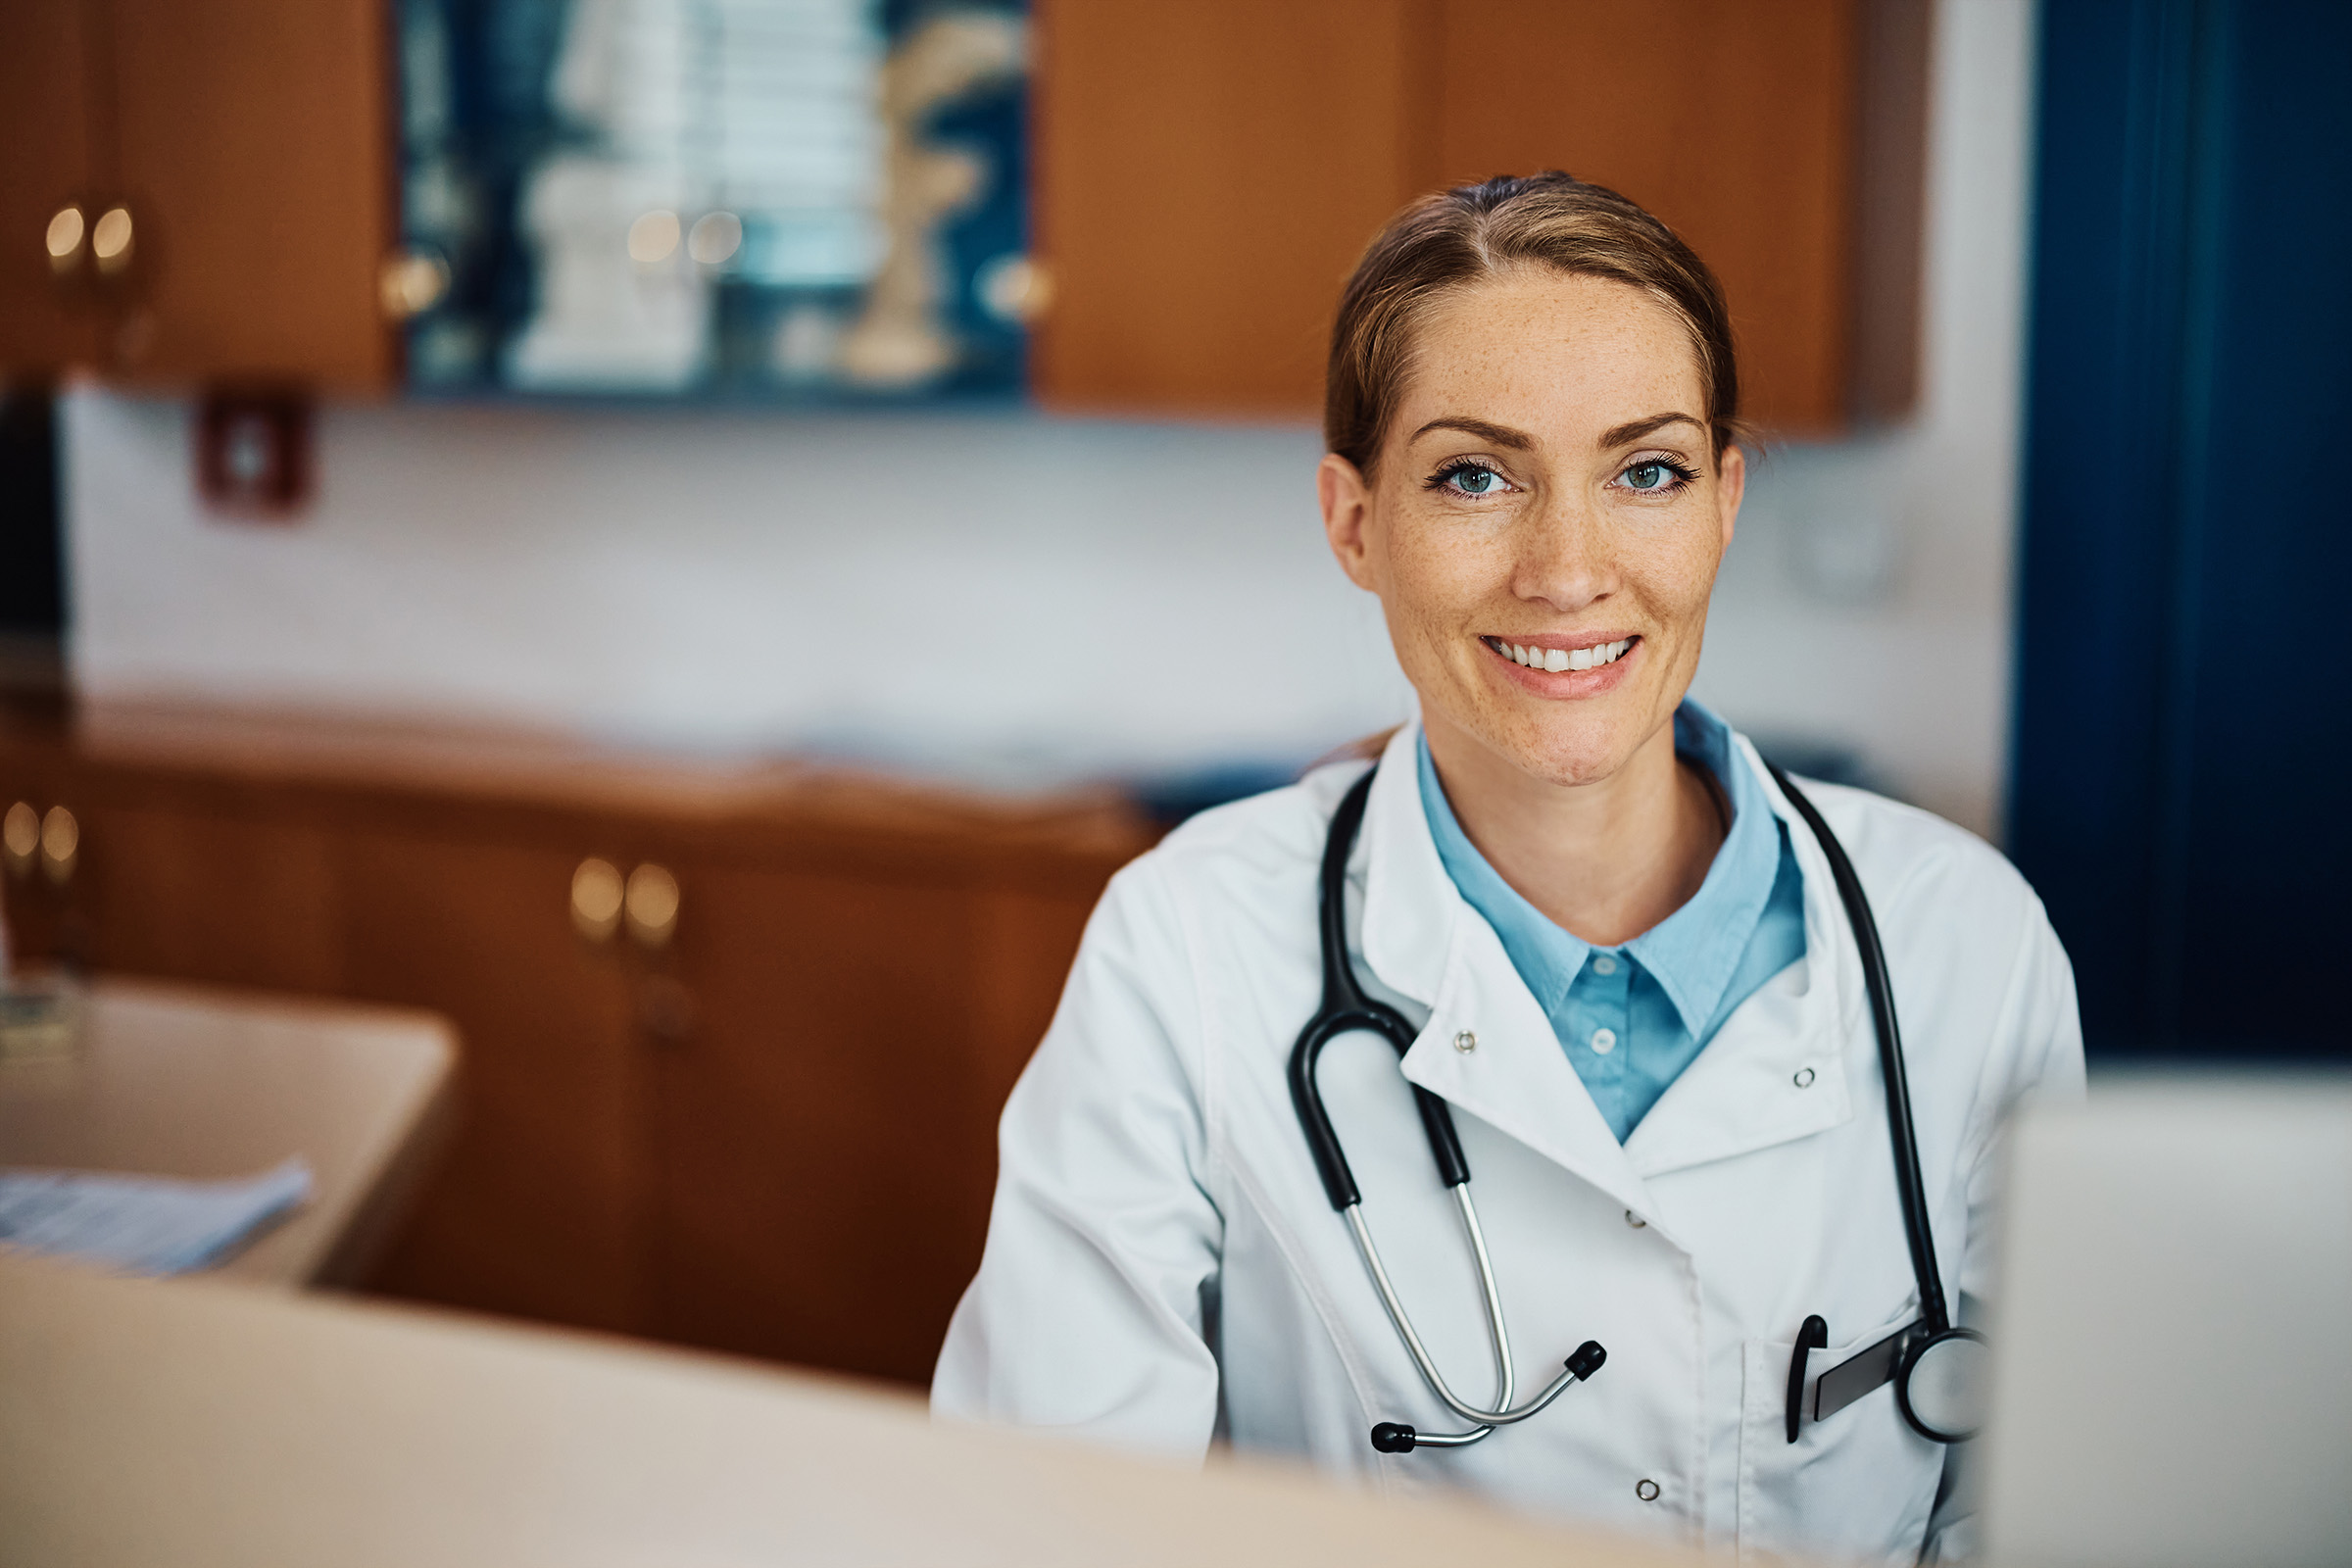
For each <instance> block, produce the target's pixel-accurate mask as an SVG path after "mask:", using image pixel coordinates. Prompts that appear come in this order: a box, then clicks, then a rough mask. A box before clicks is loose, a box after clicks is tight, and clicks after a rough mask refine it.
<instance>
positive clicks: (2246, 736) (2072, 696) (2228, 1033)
mask: <svg viewBox="0 0 2352 1568" xmlns="http://www.w3.org/2000/svg"><path fill="white" fill-rule="evenodd" d="M2040 69H2041V83H2040V94H2039V97H2040V124H2039V151H2038V169H2037V172H2036V186H2037V206H2036V218H2035V237H2034V291H2033V323H2032V347H2031V352H2030V360H2029V376H2030V383H2029V387H2028V413H2027V421H2028V428H2027V432H2026V459H2025V465H2024V480H2023V482H2024V486H2025V491H2024V495H2023V497H2022V503H2023V508H2022V510H2023V516H2024V538H2023V546H2022V556H2021V561H2020V567H2021V579H2020V593H2021V598H2020V607H2019V609H2020V615H2019V627H2020V630H2019V636H2020V647H2019V660H2018V689H2017V694H2016V696H2017V700H2016V705H2015V713H2016V725H2017V730H2016V736H2015V743H2016V744H2015V747H2014V750H2013V756H2014V759H2015V763H2014V766H2015V772H2014V776H2013V778H2012V781H2011V799H2010V840H2011V850H2012V853H2013V854H2014V856H2015V858H2016V859H2017V861H2018V863H2019V865H2020V866H2021V867H2022V868H2023V869H2024V870H2025V872H2026V874H2027V875H2028V876H2029V877H2031V878H2032V879H2033V881H2034V885H2035V887H2036V888H2037V889H2038V890H2039V891H2040V893H2041V895H2042V898H2043V900H2044V901H2045V902H2046V904H2047V905H2048V907H2049V910H2050V914H2051V918H2052V920H2053V921H2054V922H2055V923H2056V925H2057V928H2058V932H2059V935H2060V936H2061V937H2062V938H2063V939H2064V941H2065V943H2066V945H2067V949H2068V952H2069V953H2070V954H2071V955H2072V956H2073V958H2074V962H2075V968H2076V976H2077V979H2078V981H2079V983H2080V985H2081V989H2082V1014H2083V1023H2084V1027H2085V1029H2086V1031H2087V1034H2088V1037H2089V1042H2090V1046H2091V1049H2092V1051H2093V1052H2094V1053H2096V1054H2102V1055H2109V1056H2115V1055H2127V1054H2159V1055H2184V1054H2195V1055H2211V1056H2224V1055H2226V1056H2230V1057H2236V1058H2249V1057H2276V1058H2311V1057H2325V1056H2338V1057H2340V1056H2344V1055H2347V1054H2352V1022H2348V1021H2347V1020H2348V1018H2352V1014H2348V1012H2347V1008H2346V1005H2345V997H2344V990H2345V985H2346V982H2347V981H2348V980H2352V915H2348V914H2347V899H2348V895H2352V485H2348V484H2347V472H2346V463H2345V461H2344V454H2345V453H2346V452H2347V449H2352V5H2347V4H2344V3H2342V0H2044V3H2043V7H2042V36H2041V67H2040Z"/></svg>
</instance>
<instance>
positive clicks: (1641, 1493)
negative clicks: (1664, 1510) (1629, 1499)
mask: <svg viewBox="0 0 2352 1568" xmlns="http://www.w3.org/2000/svg"><path fill="white" fill-rule="evenodd" d="M1634 1495H1635V1496H1637V1497H1640V1498H1641V1499H1642V1501H1643V1502H1655V1501H1657V1500H1658V1484H1657V1483H1656V1482H1655V1481H1647V1480H1643V1481H1637V1482H1635V1483H1634Z"/></svg>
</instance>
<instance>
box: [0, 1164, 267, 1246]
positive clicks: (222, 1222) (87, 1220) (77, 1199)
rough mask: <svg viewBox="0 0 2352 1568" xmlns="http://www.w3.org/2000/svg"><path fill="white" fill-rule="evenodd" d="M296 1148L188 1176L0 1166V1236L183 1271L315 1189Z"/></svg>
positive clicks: (9, 1242) (2, 1240) (1, 1240)
mask: <svg viewBox="0 0 2352 1568" xmlns="http://www.w3.org/2000/svg"><path fill="white" fill-rule="evenodd" d="M311 1185H312V1182H311V1167H310V1165H309V1164H308V1162H306V1161H305V1160H303V1159H301V1158H300V1157H299V1156H298V1157H296V1158H293V1159H289V1160H287V1161H286V1162H285V1163H283V1164H281V1165H279V1166H277V1167H276V1168H275V1169H273V1170H268V1171H264V1172H263V1173H262V1174H260V1175H258V1176H248V1177H244V1178H242V1179H238V1180H233V1181H188V1180H183V1179H180V1178H178V1177H172V1176H123V1175H119V1174H116V1173H114V1172H109V1171H73V1170H0V1246H9V1247H22V1248H25V1249H26V1250H30V1251H36V1252H59V1253H67V1254H71V1255H72V1256H74V1257H82V1258H87V1259H89V1260H91V1261H92V1262H98V1263H107V1264H111V1265H113V1266H114V1267H116V1268H120V1269H126V1270H128V1271H130V1272H132V1273H135V1274H183V1273H186V1272H188V1271H189V1270H191V1269H199V1268H203V1267H204V1266H205V1265H207V1264H208V1263H212V1262H215V1261H217V1260H219V1259H220V1258H221V1257H223V1256H224V1255H226V1254H227V1253H228V1252H230V1251H231V1250H234V1249H235V1248H236V1246H237V1244H238V1243H239V1242H242V1241H243V1240H244V1239H245V1238H246V1237H248V1236H250V1235H252V1234H253V1233H254V1232H255V1231H256V1230H258V1229H259V1228H261V1226H263V1225H264V1224H266V1223H267V1222H269V1221H270V1220H272V1219H274V1218H276V1217H277V1216H278V1215H280V1214H282V1213H284V1212H286V1210H288V1209H290V1208H294V1207H296V1206H298V1205H299V1204H301V1203H302V1202H303V1201H306V1200H307V1199H309V1197H310V1196H311Z"/></svg>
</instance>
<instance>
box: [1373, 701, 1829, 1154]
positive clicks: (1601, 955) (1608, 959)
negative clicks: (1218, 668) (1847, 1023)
mask: <svg viewBox="0 0 2352 1568" xmlns="http://www.w3.org/2000/svg"><path fill="white" fill-rule="evenodd" d="M1674 749H1675V751H1676V752H1677V753H1678V754H1679V755H1681V756H1683V757H1687V758H1690V759H1691V760H1694V761H1696V762H1698V763H1699V764H1701V765H1702V766H1704V767H1706V768H1707V769H1708V770H1709V771H1710V772H1712V773H1713V774H1714V775H1715V777H1716V779H1717V780H1718V781H1719V782H1720V783H1721V784H1722V785H1723V792H1724V796H1725V798H1726V799H1727V800H1728V801H1729V802H1730V804H1731V809H1732V827H1731V831H1730V832H1729V833H1728V834H1726V835H1725V836H1724V841H1723V846H1722V848H1720V849H1718V850H1717V851H1716V852H1715V863H1714V864H1713V865H1710V866H1709V867H1708V868H1707V877H1706V880H1705V881H1704V882H1703V883H1701V884H1700V885H1699V889H1698V892H1697V893H1695V894H1693V895H1692V896H1691V902H1690V903H1688V904H1686V905H1684V906H1683V907H1681V908H1679V909H1677V910H1675V911H1674V912H1673V913H1672V914H1670V915H1668V916H1667V917H1666V918H1665V919H1663V920H1660V921H1659V922H1658V923H1657V924H1656V925H1653V926H1651V927H1650V928H1649V929H1648V930H1647V931H1644V932H1642V934H1641V935H1640V936H1638V937H1636V938H1634V939H1633V940H1632V941H1631V942H1628V943H1626V944H1625V945H1624V946H1623V947H1617V948H1595V947H1593V945H1592V944H1590V943H1588V942H1585V941H1584V940H1582V939H1581V938H1578V937H1575V936H1571V935H1570V934H1569V933H1568V932H1567V931H1565V930H1563V929H1561V928H1560V927H1559V926H1557V925H1554V924H1553V923H1552V922H1551V920H1550V919H1549V918H1547V917H1546V916H1545V915H1544V913H1543V912H1542V911H1541V910H1539V909H1538V908H1537V907H1535V906H1534V905H1532V904H1530V903H1528V902H1527V900H1525V899H1523V898H1521V897H1520V896H1519V894H1518V893H1517V892H1516V891H1515V890H1514V889H1513V888H1512V887H1511V885H1510V884H1509V883H1507V882H1505V881H1503V879H1502V878H1501V876H1500V875H1499V874H1497V873H1496V871H1495V868H1494V867H1493V866H1492V865H1489V864H1488V863H1487V858H1486V857H1485V856H1483V855H1481V854H1479V853H1478V849H1477V847H1476V846H1475V845H1473V844H1472V843H1471V842H1470V838H1469V835H1467V834H1465V833H1464V832H1463V831H1462V825H1461V823H1460V822H1458V821H1457V820H1455V818H1454V814H1453V807H1452V806H1451V805H1450V804H1449V803H1448V802H1447V801H1446V790H1445V787H1444V786H1443V785H1441V784H1440V783H1439V782H1438V769H1437V765H1436V764H1435V763H1434V762H1432V761H1431V760H1430V757H1429V741H1428V740H1427V738H1426V737H1425V738H1424V739H1423V740H1422V742H1421V748H1420V763H1421V809H1422V811H1423V813H1424V814H1425V815H1427V816H1428V818H1429V831H1430V833H1431V835H1432V836H1433V837H1434V838H1435V839H1436V840H1437V843H1438V858H1440V859H1442V860H1443V861H1445V862H1446V875H1448V876H1450V877H1452V878H1453V885H1454V886H1455V887H1457V888H1459V889H1460V890H1461V894H1462V897H1463V898H1464V899H1466V900H1468V901H1469V903H1470V907H1472V908H1474V909H1476V910H1477V911H1478V912H1479V913H1480V914H1482V915H1485V916H1486V918H1487V923H1488V924H1489V925H1492V926H1493V927H1494V928H1495V935H1496V936H1498V937H1500V938H1501V939H1502V949H1503V952H1505V953H1507V954H1509V955H1510V959H1511V964H1512V966H1513V967H1514V968H1516V969H1517V970H1518V971H1519V977H1520V978H1521V979H1522V980H1525V981H1526V982H1527V988H1528V990H1530V991H1532V992H1534V993H1535V997H1536V1001H1537V1002H1538V1003H1540V1004H1542V1005H1543V1008H1544V1013H1545V1014H1546V1015H1547V1016H1548V1017H1549V1018H1550V1019H1551V1029H1552V1033H1553V1034H1555V1035H1557V1036H1558V1037H1559V1041H1560V1047H1561V1049H1562V1050H1564V1051H1566V1052H1567V1053H1568V1060H1569V1061H1570V1063H1571V1064H1573V1065H1574V1066H1575V1068H1576V1072H1577V1076H1578V1077H1580V1078H1582V1079H1583V1080H1584V1081H1585V1088H1586V1089H1587V1090H1588V1091H1589V1092H1590V1093H1591V1094H1592V1096H1593V1103H1594V1104H1595V1105H1597V1106H1599V1107H1600V1114H1601V1119H1602V1120H1604V1121H1606V1122H1607V1123H1608V1124H1609V1127H1610V1129H1611V1130H1612V1131H1613V1132H1615V1133H1616V1134H1617V1141H1618V1142H1619V1143H1623V1142H1625V1140H1626V1139H1627V1137H1629V1136H1630V1135H1631V1134H1632V1132H1633V1130H1634V1127H1635V1125H1636V1124H1637V1123H1639V1122H1640V1121H1641V1120H1642V1117H1643V1116H1646V1115H1647V1114H1649V1108H1650V1106H1652V1105H1654V1104H1656V1103H1658V1097H1659V1096H1661V1095H1663V1094H1665V1093H1666V1089H1667V1086H1668V1085H1670V1084H1672V1083H1673V1082H1674V1081H1675V1079H1677V1078H1679V1077H1681V1076H1682V1073H1683V1069H1684V1068H1686V1067H1688V1066H1690V1065H1691V1062H1692V1061H1693V1060H1695V1059H1696V1058H1697V1056H1698V1054H1699V1052H1701V1051H1703V1050H1704V1049H1706V1044H1707V1042H1708V1041H1709V1040H1712V1039H1713V1038H1715V1031H1716V1030H1718V1029H1720V1028H1722V1027H1723V1022H1724V1020H1725V1019H1727V1018H1729V1017H1730V1016H1731V1015H1732V1013H1733V1012H1734V1011H1735V1010H1736V1009H1737V1008H1738V1007H1739V1005H1740V1004H1741V1003H1742V1002H1745V1001H1746V1000H1747V999H1748V998H1749V997H1751V996H1753V995H1755V993H1756V991H1757V990H1758V989H1759V988H1761V987H1762V986H1763V984H1764V982H1765V981H1767V980H1770V979H1771V978H1772V977H1773V976H1774V975H1776V974H1779V973H1780V972H1781V971H1782V970H1783V969H1786V968H1787V967H1789V965H1790V964H1792V963H1794V962H1795V961H1796V960H1797V959H1799V958H1801V957H1803V956H1805V892H1804V878H1803V874H1802V873H1801V872H1800V871H1798V869H1797V865H1796V853H1795V851H1793V850H1792V849H1790V848H1789V830H1788V825H1787V824H1786V823H1784V822H1782V821H1781V819H1780V818H1779V817H1778V816H1775V815H1774V814H1773V810H1772V806H1771V803H1770V802H1768V801H1767V800H1766V799H1765V798H1764V788H1763V785H1762V784H1760V783H1759V782H1758V781H1757V779H1756V776H1755V774H1754V773H1753V772H1751V771H1750V770H1749V769H1748V768H1747V767H1746V766H1745V765H1744V764H1743V763H1742V762H1741V761H1740V758H1739V757H1738V756H1737V754H1736V753H1735V752H1734V750H1733V745H1732V731H1731V726H1729V725H1728V724H1726V723H1724V721H1723V720H1722V719H1720V718H1717V717H1716V716H1715V715H1714V714H1713V713H1710V712H1708V711H1706V710H1705V709H1704V708H1701V707H1700V706H1699V705H1698V704H1696V703H1694V702H1691V701H1688V700H1686V701H1685V702H1684V704H1683V706H1682V707H1681V708H1680V709H1678V710H1676V711H1675V715H1674Z"/></svg>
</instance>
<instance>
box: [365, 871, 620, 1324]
mask: <svg viewBox="0 0 2352 1568" xmlns="http://www.w3.org/2000/svg"><path fill="white" fill-rule="evenodd" d="M579 858H580V857H579V856H578V855H577V854H574V853H570V852H568V851H565V850H563V849H558V848H553V847H547V846H541V845H532V844H522V843H516V842H514V841H511V840H482V841H478V842H477V841H469V840H466V839H460V838H456V837H450V838H438V837H432V836H428V835H425V834H422V833H411V832H396V831H385V830H377V829H368V828H363V829H360V830H358V831H355V832H354V833H353V835H352V837H351V838H350V840H349V842H348V844H347V846H346V849H345V852H344V876H345V883H344V885H345V890H346V891H345V908H346V911H347V912H346V922H345V930H346V932H347V935H348V941H349V950H348V951H349V955H350V956H349V959H348V964H349V981H350V984H349V992H350V994H351V995H352V996H355V997H358V998H362V999H365V1000H368V1001H377V1002H391V1003H402V1004H409V1005H417V1006H424V1007H431V1008H433V1009H435V1010H436V1011H439V1012H442V1013H446V1014H447V1015H448V1016H449V1017H450V1018H451V1019H452V1020H453V1021H455V1023H456V1024H457V1027H458V1033H459V1040H460V1050H461V1052H462V1055H461V1057H460V1065H459V1080H458V1090H457V1108H458V1115H457V1127H456V1132H455V1136H454V1138H453V1140H452V1145H451V1147H450V1149H449V1150H448V1152H447V1153H446V1155H445V1156H444V1159H443V1162H442V1164H441V1166H440V1167H439V1169H438V1171H437V1173H436V1174H435V1176H434V1177H433V1179H432V1180H431V1182H430V1184H429V1185H428V1187H427V1188H426V1190H425V1192H424V1194H423V1195H422V1197H421V1198H420V1199H419V1201H418V1204H417V1212H416V1214H415V1216H414V1218H413V1220H412V1221H411V1223H410V1225H409V1227H408V1229H407V1230H406V1231H405V1232H404V1233H403V1236H402V1239H401V1241H400V1243H399V1244H398V1246H397V1247H396V1248H395V1250H394V1251H393V1254H392V1255H391V1257H390V1258H389V1260H388V1262H387V1264H386V1266H385V1267H384V1269H383V1270H382V1271H381V1274H380V1275H379V1277H378V1279H377V1280H376V1281H375V1282H374V1283H375V1284H376V1286H377V1287H378V1288H380V1289H383V1290H385V1291H388V1292H391V1293H393V1294H396V1295H404V1296H410V1297H415V1298H418V1299H424V1300H430V1301H438V1302H442V1303H445V1304H449V1305H454V1306H464V1307H469V1308H474V1309H477V1310H482V1311H492V1312H506V1313H513V1314H515V1315H518V1316H524V1317H532V1318H539V1319H544V1320H548V1321H552V1322H560V1323H572V1324H579V1325H582V1326H586V1327H593V1328H604V1329H614V1330H630V1329H636V1328H638V1327H640V1326H641V1321H642V1312H641V1307H640V1275H641V1267H642V1261H643V1245H642V1226H641V1209H642V1203H643V1197H644V1191H645V1168H644V1138H643V1118H644V1114H645V1111H644V1101H643V1093H642V1088H641V1084H640V1069H641V1066H642V1054H641V1052H640V1050H639V1047H638V1044H637V1041H636V1039H635V1038H634V1035H633V1032H632V1029H631V1025H630V1013H629V984H628V972H627V969H626V967H625V966H624V963H623V961H622V959H621V957H620V956H619V955H618V954H617V953H616V952H615V951H614V950H613V948H611V947H610V946H596V945H592V944H590V943H588V942H586V941H585V940H584V939H582V938H581V937H580V936H579V935H578V934H577V933H576V932H575V931H574V930H573V928H572V925H571V921H570V916H569V913H568V907H569V903H568V901H569V896H570V886H571V877H572V871H573V869H574V867H575V866H576V865H577V864H578V862H579Z"/></svg>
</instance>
